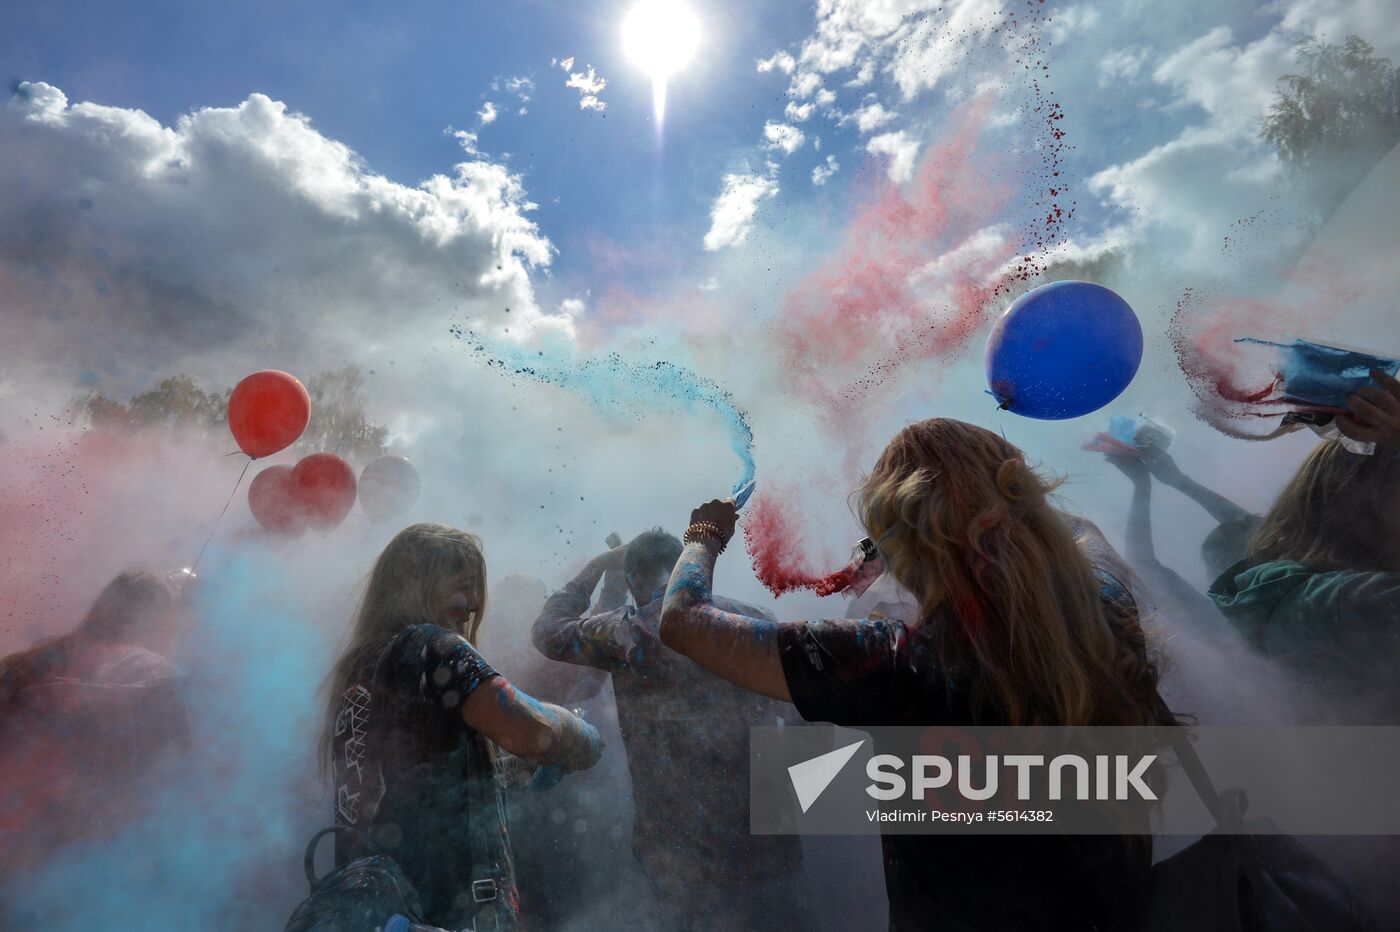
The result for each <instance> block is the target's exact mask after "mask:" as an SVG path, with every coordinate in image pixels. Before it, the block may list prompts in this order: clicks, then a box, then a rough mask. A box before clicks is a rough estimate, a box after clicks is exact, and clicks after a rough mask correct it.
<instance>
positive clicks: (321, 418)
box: [296, 366, 389, 463]
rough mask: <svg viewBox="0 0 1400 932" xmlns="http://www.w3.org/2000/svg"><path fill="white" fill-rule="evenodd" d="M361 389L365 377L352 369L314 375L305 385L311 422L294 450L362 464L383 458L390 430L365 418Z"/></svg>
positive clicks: (349, 367)
mask: <svg viewBox="0 0 1400 932" xmlns="http://www.w3.org/2000/svg"><path fill="white" fill-rule="evenodd" d="M364 385H365V377H364V374H363V373H361V372H360V370H359V369H357V368H355V367H354V366H346V367H345V368H343V369H337V370H335V371H334V372H320V373H317V374H316V375H313V376H312V377H311V381H309V382H307V383H306V390H307V392H308V393H310V395H311V422H310V423H309V424H307V425H306V432H305V433H304V434H302V435H301V439H300V440H298V441H297V444H296V448H297V449H298V450H303V451H306V452H315V451H318V450H329V451H331V452H332V453H338V454H340V455H341V456H343V457H345V458H346V459H349V460H356V461H358V462H361V463H365V462H368V461H370V460H372V459H374V458H375V457H377V456H382V455H383V454H384V452H385V450H384V441H385V440H387V439H388V438H389V429H388V428H387V427H385V426H384V425H382V424H375V423H373V422H371V421H370V420H369V418H367V417H366V416H365V394H364V391H363V389H364Z"/></svg>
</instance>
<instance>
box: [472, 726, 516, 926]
mask: <svg viewBox="0 0 1400 932" xmlns="http://www.w3.org/2000/svg"><path fill="white" fill-rule="evenodd" d="M478 740H480V741H483V742H485V741H489V740H490V739H489V738H487V737H486V736H485V735H481V734H478ZM490 760H491V758H490V756H489V755H488V756H487V762H488V764H489V762H490ZM472 777H473V778H472V779H470V780H468V781H467V806H468V810H469V815H468V819H469V824H468V832H467V835H468V843H469V846H470V850H471V864H472V866H471V877H470V880H471V897H472V904H473V906H472V909H473V920H472V925H471V928H472V930H473V932H490V930H494V929H513V928H515V924H514V923H513V922H512V921H511V918H510V917H511V912H510V910H511V909H512V908H513V907H512V905H511V904H509V903H507V902H506V899H507V891H506V889H505V887H504V881H505V878H506V871H505V868H504V866H503V865H502V863H501V857H502V856H503V853H502V852H500V851H499V850H497V849H496V848H494V847H493V846H492V845H491V843H490V841H491V837H492V833H494V832H496V831H498V829H499V824H498V819H499V816H498V815H497V814H498V813H499V812H500V800H499V798H498V794H499V793H500V786H499V783H498V780H497V778H496V773H495V768H494V767H492V770H491V772H490V773H489V774H473V775H472ZM504 856H505V857H508V856H509V855H504Z"/></svg>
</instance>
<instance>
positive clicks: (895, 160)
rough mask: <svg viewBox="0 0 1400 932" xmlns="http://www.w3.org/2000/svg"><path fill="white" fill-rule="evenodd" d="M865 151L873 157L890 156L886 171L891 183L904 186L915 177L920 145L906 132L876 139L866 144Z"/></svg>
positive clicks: (882, 135) (887, 134)
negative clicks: (915, 165)
mask: <svg viewBox="0 0 1400 932" xmlns="http://www.w3.org/2000/svg"><path fill="white" fill-rule="evenodd" d="M865 151H867V152H869V153H870V154H872V155H884V156H888V158H889V165H888V166H887V168H886V170H887V171H888V172H889V176H890V180H891V181H894V182H896V183H899V184H903V183H904V182H906V181H908V180H909V179H910V178H913V177H914V160H915V158H916V157H917V156H918V154H919V143H918V142H917V141H916V140H914V139H912V138H910V136H909V134H908V133H907V132H906V131H905V130H902V129H901V130H898V131H896V132H893V133H883V134H881V135H879V136H876V137H874V138H873V139H871V140H870V141H869V142H868V143H866V144H865Z"/></svg>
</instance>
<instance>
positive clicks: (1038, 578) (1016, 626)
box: [660, 418, 1171, 930]
mask: <svg viewBox="0 0 1400 932" xmlns="http://www.w3.org/2000/svg"><path fill="white" fill-rule="evenodd" d="M1053 488H1054V486H1053V484H1052V483H1049V482H1047V481H1045V480H1044V479H1042V478H1041V477H1040V476H1038V475H1037V474H1036V473H1035V472H1034V471H1033V470H1032V469H1031V468H1030V467H1029V466H1028V465H1027V464H1026V462H1025V460H1024V458H1023V456H1022V454H1021V451H1020V450H1018V449H1017V448H1016V447H1014V446H1013V445H1012V444H1010V443H1008V442H1007V441H1006V440H1005V439H1003V438H1001V437H999V436H997V435H996V434H994V433H992V432H990V431H987V430H984V429H982V428H980V427H975V426H973V425H971V424H965V423H962V422H960V421H954V420H950V419H942V418H935V419H931V420H927V421H922V422H920V423H917V424H912V425H910V426H909V427H906V428H905V429H904V430H902V431H901V432H900V433H899V434H898V435H897V436H896V437H895V438H894V440H893V441H891V443H890V444H889V446H888V447H887V448H886V449H885V451H884V453H883V454H882V455H881V456H880V459H879V461H878V462H877V463H876V465H875V468H874V470H873V471H872V473H871V475H870V476H869V477H868V478H867V479H866V481H865V483H864V484H863V485H862V487H861V488H860V490H859V497H860V503H861V507H860V512H861V515H862V518H863V521H864V524H865V527H866V530H867V532H868V533H869V536H870V539H871V540H872V541H873V542H874V543H875V545H876V547H877V549H878V551H879V553H880V555H881V557H882V558H883V560H884V563H885V567H886V569H887V570H888V572H889V573H890V574H891V575H892V576H893V577H894V579H895V581H896V582H898V584H899V585H900V586H902V587H903V588H904V589H906V590H908V591H909V593H910V594H911V595H912V596H913V597H914V598H915V599H916V600H917V603H918V607H919V612H918V614H919V621H918V622H917V623H913V624H910V623H906V622H902V621H897V620H895V619H892V618H888V617H872V618H869V619H863V620H840V621H825V622H794V623H773V622H766V621H763V620H757V619H753V618H747V617H743V616H738V615H733V614H730V613H727V612H725V611H723V610H721V609H720V608H718V607H717V606H716V605H715V602H714V600H713V598H712V597H711V594H710V585H711V579H712V577H713V573H714V564H715V558H716V557H717V556H718V555H719V553H720V552H721V551H722V550H723V549H724V547H725V545H726V544H727V543H728V541H729V539H730V537H731V536H732V535H733V533H734V527H735V523H736V520H737V514H736V512H735V508H734V504H733V502H732V501H712V502H709V503H707V504H705V505H702V506H700V507H699V508H697V509H696V510H695V511H694V512H692V514H691V524H690V528H689V529H688V530H687V532H686V540H687V541H688V544H687V546H686V548H685V550H684V552H683V553H682V555H681V560H680V562H679V563H678V564H677V566H676V570H675V572H674V573H673V574H672V576H671V583H670V586H669V588H668V590H667V593H666V601H665V606H664V609H663V612H662V616H661V626H660V636H661V640H662V641H663V643H665V644H666V645H667V646H669V647H671V648H673V649H675V650H677V651H679V652H681V653H683V654H685V655H687V656H689V657H690V658H691V659H693V660H695V661H696V662H697V663H699V664H700V665H701V666H703V667H706V668H707V669H710V670H712V671H714V672H716V673H718V674H720V675H721V676H723V677H725V678H727V679H729V680H731V681H733V682H734V683H737V684H738V685H740V686H743V687H745V688H747V689H750V690H753V691H755V692H759V693H763V694H765V695H768V696H772V697H774V698H777V699H784V700H789V699H790V700H791V701H792V702H793V703H795V704H796V706H797V709H798V711H799V712H800V713H802V715H803V717H804V718H806V719H808V720H809V721H826V722H834V723H836V724H840V725H850V726H853V727H861V726H878V725H952V724H965V725H967V724H970V725H1154V724H1168V723H1170V721H1171V720H1170V716H1169V714H1168V713H1166V711H1165V708H1164V706H1163V705H1162V704H1161V700H1160V697H1159V696H1158V693H1157V671H1156V668H1155V667H1154V665H1153V664H1152V663H1151V662H1150V660H1149V659H1148V656H1147V651H1146V645H1145V639H1144V636H1143V632H1142V628H1141V626H1140V624H1139V621H1138V616H1137V611H1136V607H1135V606H1134V604H1133V601H1132V597H1131V596H1130V595H1129V593H1128V592H1127V590H1126V588H1125V587H1124V586H1123V585H1122V584H1121V583H1120V582H1119V580H1121V579H1126V578H1127V575H1126V573H1125V572H1124V570H1123V568H1122V566H1121V563H1120V561H1118V560H1117V559H1116V554H1114V553H1113V552H1112V550H1111V548H1109V547H1108V545H1107V544H1106V542H1104V541H1103V538H1102V535H1100V534H1098V533H1097V528H1094V527H1093V525H1091V524H1089V523H1088V522H1086V521H1083V520H1082V519H1077V518H1071V517H1069V516H1067V515H1064V514H1062V513H1061V512H1060V511H1058V510H1057V509H1056V508H1054V507H1053V506H1052V505H1051V503H1050V499H1049V495H1050V493H1051V492H1052V490H1053ZM1144 828H1145V826H1144ZM882 843H883V848H884V855H885V885H886V889H887V891H888V894H889V898H890V926H891V928H894V929H899V930H905V929H926V928H935V927H936V928H940V929H995V930H1031V929H1057V930H1058V929H1075V930H1083V929H1110V928H1122V927H1124V926H1125V925H1129V924H1130V923H1131V921H1132V918H1131V913H1132V911H1133V909H1134V908H1135V906H1136V904H1137V902H1138V900H1139V899H1140V895H1141V890H1142V885H1143V883H1144V881H1145V876H1146V872H1147V868H1148V866H1149V863H1150V860H1151V844H1150V839H1149V838H1147V837H1146V836H1145V835H1143V836H1131V837H1120V836H1082V835H1081V836H1021V837H996V836H935V835H895V834H891V835H886V836H884V838H883V839H882Z"/></svg>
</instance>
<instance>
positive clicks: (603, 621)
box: [531, 547, 626, 670]
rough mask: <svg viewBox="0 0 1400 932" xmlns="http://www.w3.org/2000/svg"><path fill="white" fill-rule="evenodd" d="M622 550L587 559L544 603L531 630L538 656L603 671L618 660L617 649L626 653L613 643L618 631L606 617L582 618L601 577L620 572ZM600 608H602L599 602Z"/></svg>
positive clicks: (615, 548)
mask: <svg viewBox="0 0 1400 932" xmlns="http://www.w3.org/2000/svg"><path fill="white" fill-rule="evenodd" d="M624 549H625V548H623V547H614V548H613V549H612V550H609V551H607V552H606V553H603V554H600V555H599V556H596V557H594V558H593V559H592V560H589V561H588V563H587V564H586V565H585V566H584V568H583V569H582V570H580V571H579V574H578V575H577V576H575V577H574V578H573V579H571V580H569V582H568V583H566V584H565V585H564V587H563V588H561V589H560V590H559V591H558V592H556V593H554V594H553V595H551V596H550V597H549V598H548V599H546V600H545V603H544V609H543V610H542V611H541V612H540V617H539V618H537V619H536V620H535V624H534V627H533V628H532V629H531V637H532V639H533V640H534V644H535V648H536V649H537V650H538V651H539V652H540V653H542V654H544V655H545V656H546V657H548V658H549V659H550V660H562V661H564V662H565V663H577V664H583V665H585V666H590V667H597V668H599V669H602V670H609V669H611V668H612V667H613V665H614V664H615V663H616V662H617V660H618V659H619V658H618V653H619V649H621V651H622V653H624V654H625V653H626V645H625V644H615V643H614V641H617V640H619V638H618V637H617V636H615V635H617V634H618V633H619V632H614V631H613V630H612V627H613V626H610V625H608V624H607V620H609V619H608V618H607V616H606V615H602V616H596V615H595V616H592V617H585V616H586V615H587V612H588V603H589V601H590V600H591V599H592V598H593V590H594V589H596V588H597V587H598V581H599V580H600V579H602V578H603V574H604V573H611V572H620V571H621V568H622V554H623V550H624ZM623 598H624V599H625V595H624V596H623ZM599 608H600V609H601V608H603V602H602V600H600V602H599ZM609 614H611V613H609Z"/></svg>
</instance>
